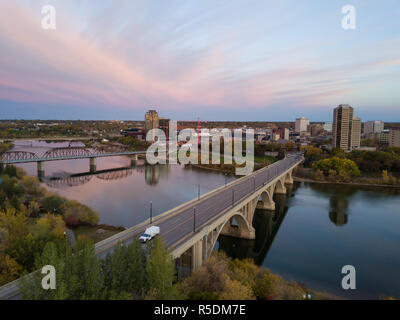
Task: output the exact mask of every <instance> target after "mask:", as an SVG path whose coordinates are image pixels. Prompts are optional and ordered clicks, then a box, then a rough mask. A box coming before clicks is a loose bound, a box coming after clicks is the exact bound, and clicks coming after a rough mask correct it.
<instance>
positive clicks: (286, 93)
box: [0, 0, 400, 122]
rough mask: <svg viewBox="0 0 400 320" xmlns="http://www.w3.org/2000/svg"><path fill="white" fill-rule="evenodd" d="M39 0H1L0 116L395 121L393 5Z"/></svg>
mask: <svg viewBox="0 0 400 320" xmlns="http://www.w3.org/2000/svg"><path fill="white" fill-rule="evenodd" d="M46 4H48V3H47V2H46V1H24V0H20V1H3V2H2V3H1V4H0V8H1V10H0V46H1V51H2V55H1V57H0V73H1V74H2V77H1V80H0V118H1V119H52V120H53V119H54V120H67V119H68V120H69V119H71V120H74V119H82V120H85V119H94V120H112V119H120V120H128V119H132V120H141V119H142V118H143V114H144V112H145V111H146V110H148V109H153V108H154V109H157V110H158V111H159V112H160V114H163V115H165V116H167V117H169V118H172V119H177V120H196V119H197V117H200V118H201V119H202V120H221V121H223V120H227V121H238V120H242V121H294V119H295V118H297V117H301V116H305V117H307V118H309V119H310V120H311V121H332V109H333V108H334V107H336V106H338V105H339V104H349V105H351V106H353V107H354V108H355V109H356V110H357V115H358V116H359V117H360V118H361V119H362V121H363V122H365V121H368V120H383V121H386V122H393V121H400V92H399V91H398V90H397V88H398V87H399V83H398V82H399V79H400V59H399V58H398V52H399V50H400V31H399V30H400V28H399V27H400V22H399V21H398V19H397V17H398V15H399V13H400V6H399V5H398V2H396V1H389V0H388V1H385V7H382V6H380V5H379V4H377V3H375V2H374V1H359V0H357V1H353V2H352V3H351V4H352V5H354V7H355V8H356V14H357V15H356V16H357V27H356V29H355V30H344V29H343V28H342V27H341V20H342V18H343V14H342V12H341V9H342V7H343V6H344V5H346V4H347V3H345V2H343V1H330V3H329V4H325V5H324V7H323V8H321V7H320V6H319V3H318V1H309V2H307V5H304V4H300V3H297V2H296V3H294V2H285V3H280V4H277V3H272V2H265V1H255V2H252V3H251V4H250V5H249V4H247V3H246V2H244V1H233V2H232V1H221V2H218V4H215V3H214V2H211V1H203V2H186V3H182V2H180V1H169V2H168V3H159V2H154V1H126V2H121V3H120V4H119V5H118V6H115V4H114V6H112V2H111V1H97V2H96V5H93V3H90V1H79V2H78V1H69V2H68V3H66V2H62V1H52V3H51V4H52V5H53V6H54V7H55V9H56V17H57V28H56V30H44V29H43V28H42V26H41V19H42V17H43V15H42V14H41V8H42V6H43V5H46Z"/></svg>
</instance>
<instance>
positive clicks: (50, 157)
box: [0, 147, 146, 164]
mask: <svg viewBox="0 0 400 320" xmlns="http://www.w3.org/2000/svg"><path fill="white" fill-rule="evenodd" d="M145 152H146V151H125V150H117V151H105V150H99V149H93V150H90V149H89V148H85V147H66V148H53V149H50V150H48V151H46V152H45V153H44V154H37V153H34V152H29V151H6V152H4V153H2V154H1V155H0V162H1V163H3V164H17V163H27V162H44V161H57V160H70V159H87V158H101V157H115V156H131V155H139V154H144V153H145Z"/></svg>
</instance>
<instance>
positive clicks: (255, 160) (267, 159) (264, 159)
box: [254, 156, 277, 163]
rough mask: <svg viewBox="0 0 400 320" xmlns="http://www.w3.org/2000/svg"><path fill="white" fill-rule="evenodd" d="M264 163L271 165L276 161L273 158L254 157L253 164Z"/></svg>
mask: <svg viewBox="0 0 400 320" xmlns="http://www.w3.org/2000/svg"><path fill="white" fill-rule="evenodd" d="M265 161H269V162H271V163H274V162H276V161H277V159H276V158H274V157H271V156H261V157H260V156H254V162H257V163H263V162H265Z"/></svg>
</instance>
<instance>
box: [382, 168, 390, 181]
mask: <svg viewBox="0 0 400 320" xmlns="http://www.w3.org/2000/svg"><path fill="white" fill-rule="evenodd" d="M382 180H383V183H388V182H389V174H388V172H387V170H383V171H382Z"/></svg>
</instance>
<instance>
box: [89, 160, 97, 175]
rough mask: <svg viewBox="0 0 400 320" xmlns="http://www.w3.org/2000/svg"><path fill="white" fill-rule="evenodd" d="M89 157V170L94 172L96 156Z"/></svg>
mask: <svg viewBox="0 0 400 320" xmlns="http://www.w3.org/2000/svg"><path fill="white" fill-rule="evenodd" d="M89 159H90V172H92V173H93V172H96V158H94V157H93V158H89Z"/></svg>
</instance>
